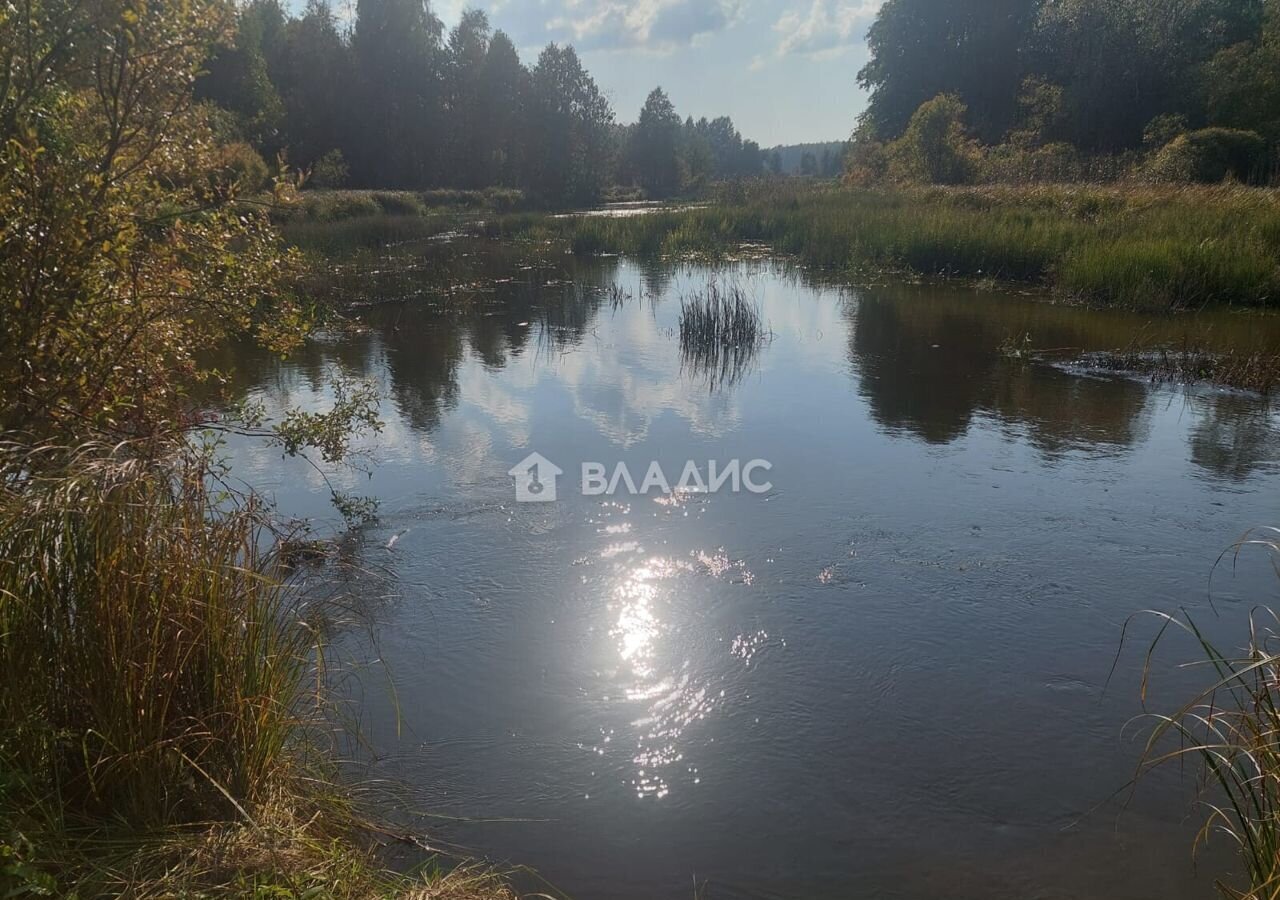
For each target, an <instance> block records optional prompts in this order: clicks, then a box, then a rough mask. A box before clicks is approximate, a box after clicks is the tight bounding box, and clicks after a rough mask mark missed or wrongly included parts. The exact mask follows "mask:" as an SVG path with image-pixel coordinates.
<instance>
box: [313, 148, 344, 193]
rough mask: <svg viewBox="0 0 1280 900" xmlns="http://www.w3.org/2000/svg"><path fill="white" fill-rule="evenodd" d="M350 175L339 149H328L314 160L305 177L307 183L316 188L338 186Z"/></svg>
mask: <svg viewBox="0 0 1280 900" xmlns="http://www.w3.org/2000/svg"><path fill="white" fill-rule="evenodd" d="M350 177H351V169H350V168H349V167H348V166H347V160H346V157H344V156H343V155H342V151H341V150H330V151H329V152H328V153H326V154H324V155H323V156H321V157H320V158H319V159H317V160H316V161H315V164H314V165H312V167H311V170H310V175H309V176H308V178H307V184H309V185H311V186H312V187H318V188H330V189H333V188H340V187H342V186H343V185H345V184H346V183H347V179H348V178H350Z"/></svg>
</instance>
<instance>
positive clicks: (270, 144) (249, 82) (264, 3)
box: [195, 0, 285, 156]
mask: <svg viewBox="0 0 1280 900" xmlns="http://www.w3.org/2000/svg"><path fill="white" fill-rule="evenodd" d="M284 22H285V19H284V10H283V9H282V8H281V7H280V4H279V3H278V0H252V2H250V3H249V4H248V5H247V6H245V7H244V9H243V10H242V11H241V12H240V14H239V16H238V19H237V22H236V28H235V31H234V32H232V31H230V30H229V31H227V32H226V34H225V35H224V36H223V37H222V41H223V43H222V45H221V46H220V47H218V49H217V51H216V52H215V53H214V55H213V57H212V58H211V59H210V60H209V63H208V71H207V72H206V74H205V75H204V76H203V77H202V78H200V79H199V81H198V82H197V83H196V88H195V90H196V96H197V97H198V98H200V99H204V100H211V101H213V102H214V103H216V104H218V105H219V106H220V107H222V108H223V109H225V110H228V111H230V112H231V113H233V114H234V116H235V117H236V124H237V127H238V130H239V136H240V137H243V138H244V139H246V140H249V141H251V142H252V143H253V144H254V145H255V146H256V147H257V148H258V149H260V150H262V151H264V152H265V153H267V154H269V155H271V156H275V154H276V153H277V152H278V151H279V150H280V149H281V148H282V147H283V145H284V137H283V135H282V131H283V129H284V124H285V122H284V119H285V107H284V102H283V100H282V99H281V97H280V93H279V91H278V90H277V85H278V84H279V83H280V77H281V74H282V72H281V67H280V62H281V60H282V58H283V51H284V27H285V24H284ZM233 34H234V37H232V35H233Z"/></svg>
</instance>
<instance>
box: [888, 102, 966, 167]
mask: <svg viewBox="0 0 1280 900" xmlns="http://www.w3.org/2000/svg"><path fill="white" fill-rule="evenodd" d="M966 112H967V110H966V109H965V105H964V102H963V101H962V100H961V99H960V98H959V97H957V96H956V95H955V94H942V95H940V96H938V97H935V98H934V99H932V100H930V101H929V102H928V103H923V104H921V106H920V108H919V109H918V110H916V114H915V115H914V116H912V117H911V122H910V124H909V125H908V126H907V130H906V133H905V134H903V136H902V137H901V138H899V139H898V140H896V141H894V142H893V144H891V145H890V146H889V149H888V153H889V172H890V174H891V175H892V176H893V177H894V178H896V179H898V180H899V181H919V182H924V183H927V184H965V183H966V182H968V181H970V180H971V179H972V178H973V175H974V171H975V158H976V153H975V151H974V148H973V146H972V142H971V141H970V139H969V138H968V137H967V135H966V130H965V115H966Z"/></svg>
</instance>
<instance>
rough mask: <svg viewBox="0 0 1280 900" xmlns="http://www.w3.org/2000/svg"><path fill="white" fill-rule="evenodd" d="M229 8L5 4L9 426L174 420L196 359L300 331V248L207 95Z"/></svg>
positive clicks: (0, 422)
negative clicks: (203, 88)
mask: <svg viewBox="0 0 1280 900" xmlns="http://www.w3.org/2000/svg"><path fill="white" fill-rule="evenodd" d="M228 13H229V11H228V8H227V7H226V5H225V4H224V3H222V2H221V0H187V2H185V3H180V4H179V3H142V4H139V3H136V2H132V0H97V2H94V3H71V4H67V3H59V2H49V3H45V2H40V0H32V2H29V3H24V4H22V6H21V8H20V11H17V9H16V8H14V7H10V9H9V10H8V12H7V13H6V14H4V15H0V48H3V49H0V53H2V54H3V56H4V58H5V62H6V66H5V71H6V72H7V73H8V77H7V78H5V79H3V80H0V223H3V224H0V308H3V309H4V310H5V311H6V312H5V314H4V315H3V316H0V342H3V345H4V347H5V353H4V354H3V355H0V429H3V430H4V431H6V432H11V433H12V432H17V433H23V434H25V435H27V436H28V437H30V438H33V439H40V438H42V437H45V436H50V435H56V436H57V437H58V438H59V439H60V440H64V441H65V440H75V439H76V437H77V436H94V437H100V436H102V435H103V434H104V433H106V434H108V435H111V436H119V435H148V436H154V435H157V434H163V433H171V432H173V431H175V430H178V429H180V428H181V427H183V425H184V424H185V423H186V422H187V416H188V415H189V407H188V405H187V400H186V394H185V391H186V389H187V382H189V381H190V380H191V379H190V376H192V375H194V374H195V373H197V372H198V368H197V365H196V361H195V360H196V355H197V354H198V353H200V352H201V351H203V350H207V349H208V348H210V347H212V346H213V345H215V344H218V343H220V342H222V341H224V340H225V339H226V338H227V337H228V336H229V335H253V336H256V337H257V338H258V339H259V340H261V341H262V342H263V343H266V344H268V345H270V346H272V347H275V348H277V349H285V348H288V347H290V346H293V345H294V344H295V343H296V342H297V340H299V339H300V336H301V333H302V331H303V329H304V327H305V323H306V317H305V315H304V314H303V311H302V309H301V308H300V307H299V305H298V304H297V303H296V301H295V300H294V299H293V295H292V292H291V290H290V287H291V281H292V278H293V275H294V273H295V268H294V265H293V263H294V258H293V257H292V256H290V255H288V254H282V253H281V251H280V250H279V249H278V237H277V235H276V234H275V232H274V231H273V230H272V228H271V227H270V224H269V223H268V221H267V220H266V218H265V216H264V215H262V214H261V213H259V212H257V211H256V210H258V209H259V207H258V206H243V205H240V204H238V203H237V202H236V200H237V196H236V192H237V188H236V186H235V184H233V183H229V182H228V181H227V179H226V178H225V176H224V174H223V159H222V156H221V153H220V148H219V147H218V146H217V145H216V143H215V141H214V139H213V132H212V130H211V129H210V127H209V123H208V114H207V110H206V109H205V108H204V107H201V106H199V105H197V104H195V102H194V98H193V88H194V84H195V81H196V77H197V74H198V73H199V72H200V70H201V68H202V67H203V65H204V62H205V56H206V53H207V52H208V50H209V49H210V47H211V46H213V45H214V44H215V43H222V44H226V43H227V41H228V37H229V29H230V27H231V25H232V20H231V18H230V16H229V14H228ZM179 375H186V376H187V377H185V378H180V377H178V376H179Z"/></svg>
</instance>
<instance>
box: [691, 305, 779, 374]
mask: <svg viewBox="0 0 1280 900" xmlns="http://www.w3.org/2000/svg"><path fill="white" fill-rule="evenodd" d="M766 339H767V335H766V334H765V333H764V329H763V326H762V324H761V320H760V309H759V307H758V306H757V305H756V303H755V302H754V301H752V300H751V299H750V298H749V297H748V296H747V293H746V291H744V290H743V289H742V288H741V287H739V286H737V285H731V286H729V287H721V286H720V285H719V284H718V283H717V282H714V281H713V282H711V283H710V284H708V285H707V287H706V289H705V290H703V291H699V292H697V293H694V294H691V295H689V296H686V297H684V298H682V299H681V301H680V353H681V361H682V365H683V367H684V368H685V369H686V370H687V371H689V372H691V373H693V374H694V375H696V376H697V377H700V378H702V379H704V380H705V381H706V382H707V383H708V384H709V386H710V387H711V388H712V389H713V390H716V389H720V388H724V387H730V386H732V385H734V384H737V383H738V382H739V381H741V380H742V378H743V377H744V376H745V375H746V374H747V373H748V372H749V371H750V369H751V366H752V365H753V364H754V362H755V358H756V354H757V353H758V352H759V350H760V347H761V345H762V344H763V343H764V341H765V340H766Z"/></svg>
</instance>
